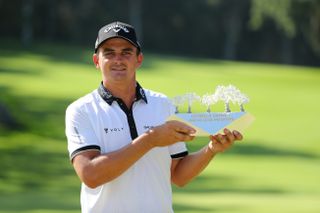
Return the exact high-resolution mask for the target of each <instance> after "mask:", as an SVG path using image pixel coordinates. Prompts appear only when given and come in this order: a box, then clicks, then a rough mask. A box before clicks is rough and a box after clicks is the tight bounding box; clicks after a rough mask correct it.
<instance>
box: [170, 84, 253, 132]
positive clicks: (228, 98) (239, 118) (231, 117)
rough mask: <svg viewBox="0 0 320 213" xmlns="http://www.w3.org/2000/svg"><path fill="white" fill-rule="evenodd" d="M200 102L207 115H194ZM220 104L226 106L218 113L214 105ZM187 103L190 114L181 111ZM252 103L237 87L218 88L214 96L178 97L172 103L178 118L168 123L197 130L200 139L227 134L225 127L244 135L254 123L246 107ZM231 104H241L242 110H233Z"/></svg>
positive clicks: (188, 94)
mask: <svg viewBox="0 0 320 213" xmlns="http://www.w3.org/2000/svg"><path fill="white" fill-rule="evenodd" d="M195 101H199V102H200V103H201V104H202V105H204V106H205V107H206V112H202V113H192V103H194V102H195ZM219 101H222V102H223V103H224V106H225V109H224V112H214V111H215V110H212V108H214V105H215V104H217V103H218V102H219ZM185 102H187V104H188V110H187V112H185V113H183V112H181V110H180V108H181V106H182V105H183V104H185ZM248 102H249V98H248V96H246V95H245V94H243V93H242V92H241V91H240V90H239V89H237V88H236V87H235V86H233V85H228V86H220V85H219V86H217V88H216V90H215V92H214V93H213V94H208V93H207V94H205V95H203V96H202V97H200V96H198V95H197V94H196V93H187V94H185V95H182V96H176V97H174V98H173V99H172V103H173V105H174V106H175V108H176V112H175V114H174V115H172V116H170V117H169V118H168V120H178V121H181V122H184V123H186V124H188V125H189V126H191V127H193V128H194V129H196V130H197V132H196V134H195V135H196V136H208V135H214V134H217V133H219V132H223V129H224V128H228V129H229V130H231V131H232V130H237V131H239V132H243V130H244V129H246V128H247V127H248V126H249V125H250V124H251V123H252V122H253V121H254V116H252V115H251V114H250V113H248V112H246V111H245V109H244V105H245V104H247V103H248ZM230 104H232V105H238V106H239V110H237V111H231V107H230Z"/></svg>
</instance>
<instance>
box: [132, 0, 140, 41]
mask: <svg viewBox="0 0 320 213" xmlns="http://www.w3.org/2000/svg"><path fill="white" fill-rule="evenodd" d="M129 20H130V21H129V22H130V23H131V24H132V25H133V26H134V27H135V29H136V31H137V35H138V38H139V41H140V42H142V41H143V34H142V0H129Z"/></svg>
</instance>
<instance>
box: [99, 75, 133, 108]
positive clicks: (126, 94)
mask: <svg viewBox="0 0 320 213" xmlns="http://www.w3.org/2000/svg"><path fill="white" fill-rule="evenodd" d="M103 86H104V87H105V88H107V89H108V90H109V91H110V92H111V94H112V95H113V96H115V97H117V98H120V99H121V100H122V101H123V102H124V103H125V104H126V106H127V107H128V109H130V108H131V106H132V103H133V102H134V100H135V98H136V82H135V81H133V82H131V83H127V84H123V83H109V82H105V81H104V82H103Z"/></svg>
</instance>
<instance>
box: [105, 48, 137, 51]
mask: <svg viewBox="0 0 320 213" xmlns="http://www.w3.org/2000/svg"><path fill="white" fill-rule="evenodd" d="M114 51H115V50H114V49H111V48H108V47H106V48H104V49H103V52H114ZM121 51H126V52H133V48H131V47H128V48H124V49H122V50H121Z"/></svg>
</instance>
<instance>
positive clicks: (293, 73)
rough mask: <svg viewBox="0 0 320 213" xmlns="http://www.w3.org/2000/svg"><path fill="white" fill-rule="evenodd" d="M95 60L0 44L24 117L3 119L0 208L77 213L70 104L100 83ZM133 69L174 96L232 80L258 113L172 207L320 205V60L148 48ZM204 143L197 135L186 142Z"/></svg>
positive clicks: (0, 211) (4, 98)
mask: <svg viewBox="0 0 320 213" xmlns="http://www.w3.org/2000/svg"><path fill="white" fill-rule="evenodd" d="M49 50H50V51H49ZM90 60H91V52H90V51H83V50H81V49H79V48H65V47H63V46H54V47H52V46H50V45H49V46H47V45H46V46H41V45H40V46H38V47H37V48H35V49H34V50H32V51H26V50H9V49H2V50H0V65H1V66H0V91H1V94H0V103H3V104H5V105H6V106H7V107H10V112H11V114H12V115H13V117H14V118H15V119H16V121H17V122H18V123H19V125H20V127H19V128H17V129H7V128H5V127H1V126H0V156H1V157H0V165H1V168H2V169H1V170H0V213H16V212H24V213H39V212H43V213H53V212H55V213H73V212H79V190H80V185H79V184H80V182H79V180H78V178H77V177H76V175H75V173H74V171H73V169H72V166H71V164H70V162H69V160H68V154H67V147H66V139H65V136H64V113H65V108H66V107H67V105H68V104H69V103H70V102H72V101H73V100H75V99H76V98H78V97H80V96H82V95H84V94H86V93H89V92H91V91H92V90H94V89H95V88H96V87H97V86H98V84H99V82H100V79H101V77H100V73H99V71H98V70H96V69H95V67H94V66H93V65H92V64H91V63H90ZM137 77H138V79H139V82H140V84H141V85H142V86H143V87H146V88H150V89H153V90H156V91H160V92H163V93H165V94H166V95H168V96H169V97H173V96H175V95H181V94H184V93H186V92H196V93H198V94H199V95H203V94H205V93H207V92H213V91H214V89H215V87H216V86H217V85H219V84H225V85H227V84H233V85H235V86H237V87H238V88H239V89H240V90H241V91H243V92H244V93H246V94H247V95H248V96H249V97H250V100H251V101H250V103H249V104H248V105H247V106H246V107H245V108H246V109H247V110H248V111H249V112H250V113H252V114H253V115H254V116H255V117H256V121H255V122H254V124H253V125H252V126H251V127H250V128H249V129H248V130H247V131H246V132H244V135H245V140H244V141H243V142H241V143H237V144H236V145H235V146H234V147H233V148H232V149H231V150H229V151H228V152H226V153H224V154H221V155H218V156H216V158H215V159H214V161H213V162H212V163H211V164H210V165H209V167H208V168H207V169H206V170H205V171H204V173H203V174H202V175H201V176H199V177H198V178H196V179H195V180H194V181H193V182H192V183H190V184H189V185H188V186H186V187H185V188H176V187H174V207H175V210H176V212H178V213H179V212H181V213H185V212H188V213H191V212H194V213H201V212H223V213H224V212H237V213H245V212H246V213H248V212H252V213H253V212H311V213H312V212H319V211H320V206H319V204H318V202H319V200H320V185H319V184H318V180H319V178H320V170H319V165H320V158H319V156H320V155H319V151H320V146H319V143H320V137H319V134H318V131H319V130H318V129H319V127H318V126H319V125H318V119H319V117H320V113H319V109H320V93H319V92H320V84H319V82H320V68H309V67H296V66H284V65H272V64H258V63H241V62H229V61H216V60H209V59H192V58H180V57H164V56H160V55H153V54H149V53H145V63H144V64H143V66H142V67H141V69H140V70H139V71H138V73H137ZM222 108H223V106H222V105H221V104H220V105H219V106H217V107H216V108H215V109H216V110H217V109H219V110H221V109H222ZM232 108H233V109H234V110H237V109H238V107H237V106H232ZM195 110H196V111H201V110H203V107H201V106H200V105H199V104H198V105H197V104H196V105H195ZM206 143H207V139H206V138H199V139H197V140H195V141H194V142H192V143H189V144H188V146H189V148H190V150H191V151H194V150H197V149H199V148H200V147H201V146H204V145H205V144H206Z"/></svg>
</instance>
